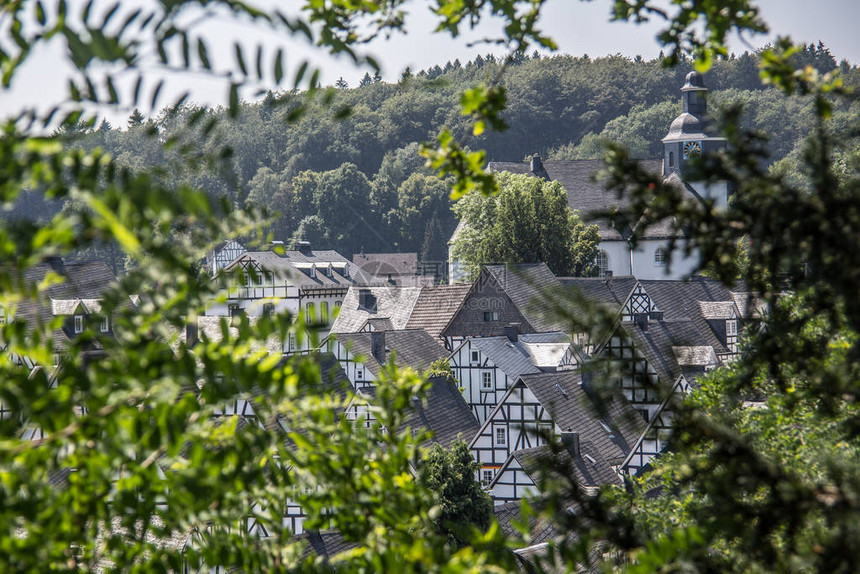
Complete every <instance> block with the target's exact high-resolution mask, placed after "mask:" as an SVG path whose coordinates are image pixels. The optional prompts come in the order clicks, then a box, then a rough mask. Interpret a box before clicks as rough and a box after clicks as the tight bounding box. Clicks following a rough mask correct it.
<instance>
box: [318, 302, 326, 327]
mask: <svg viewBox="0 0 860 574" xmlns="http://www.w3.org/2000/svg"><path fill="white" fill-rule="evenodd" d="M320 321H322V322H323V323H325V324H328V301H323V302H321V303H320Z"/></svg>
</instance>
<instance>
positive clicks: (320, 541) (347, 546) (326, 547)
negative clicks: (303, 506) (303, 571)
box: [293, 530, 358, 562]
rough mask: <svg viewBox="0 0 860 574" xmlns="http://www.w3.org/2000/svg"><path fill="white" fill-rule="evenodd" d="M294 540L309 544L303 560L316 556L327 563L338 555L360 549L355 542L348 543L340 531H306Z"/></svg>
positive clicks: (303, 553) (303, 554)
mask: <svg viewBox="0 0 860 574" xmlns="http://www.w3.org/2000/svg"><path fill="white" fill-rule="evenodd" d="M293 540H301V541H304V542H307V547H305V549H304V551H303V552H302V558H303V559H304V558H307V557H309V556H311V555H316V556H319V557H321V558H323V559H325V561H326V562H328V560H330V559H331V558H333V557H334V556H335V555H337V554H340V553H342V552H346V551H348V550H352V549H354V548H357V547H358V544H357V543H355V542H347V541H346V539H344V537H343V534H341V533H340V531H339V530H306V531H304V532H302V533H301V534H299V535H298V536H294V537H293Z"/></svg>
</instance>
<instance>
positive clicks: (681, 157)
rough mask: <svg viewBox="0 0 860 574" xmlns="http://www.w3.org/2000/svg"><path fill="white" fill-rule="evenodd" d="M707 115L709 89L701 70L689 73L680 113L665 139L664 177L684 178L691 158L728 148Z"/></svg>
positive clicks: (682, 92)
mask: <svg viewBox="0 0 860 574" xmlns="http://www.w3.org/2000/svg"><path fill="white" fill-rule="evenodd" d="M710 125H711V119H710V118H709V117H708V88H706V87H705V81H704V79H703V78H702V75H701V74H699V73H698V72H690V73H689V74H687V81H686V83H685V84H684V87H682V88H681V115H680V116H678V117H677V118H675V121H673V122H672V125H671V126H670V127H669V133H668V134H666V137H664V138H663V177H667V176H669V175H671V174H676V175H677V176H678V177H680V178H681V179H682V180H687V179H688V178H687V177H685V176H686V175H687V174H686V171H687V169H686V167H687V163H688V160H689V159H690V158H691V157H694V156H697V155H701V154H707V153H710V152H712V151H715V150H718V149H721V148H723V147H725V145H726V140H725V138H720V137H713V136H711V135H709V133H710V129H709V128H710Z"/></svg>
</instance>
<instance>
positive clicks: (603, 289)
mask: <svg viewBox="0 0 860 574" xmlns="http://www.w3.org/2000/svg"><path fill="white" fill-rule="evenodd" d="M558 280H559V282H560V283H561V284H562V285H563V286H564V287H567V288H571V289H576V290H578V291H579V292H580V293H581V294H582V296H583V297H584V298H585V300H586V301H588V302H590V303H593V304H595V305H603V306H605V307H607V308H609V309H610V310H612V311H614V312H620V311H621V308H622V307H624V303H626V302H627V299H628V298H629V297H630V293H632V292H633V288H634V287H636V284H637V283H638V281H637V280H636V278H635V277H633V276H631V275H620V276H618V277H611V278H607V277H559V278H558Z"/></svg>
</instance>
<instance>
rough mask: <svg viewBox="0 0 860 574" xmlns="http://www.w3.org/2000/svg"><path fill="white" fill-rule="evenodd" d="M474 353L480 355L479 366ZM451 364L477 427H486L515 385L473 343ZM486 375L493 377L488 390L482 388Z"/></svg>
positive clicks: (464, 348) (466, 346)
mask: <svg viewBox="0 0 860 574" xmlns="http://www.w3.org/2000/svg"><path fill="white" fill-rule="evenodd" d="M473 350H475V351H477V352H478V361H476V362H473V361H472V356H471V355H472V351H473ZM449 362H450V364H451V374H452V375H454V378H456V379H457V380H458V381H459V382H460V386H461V387H463V398H464V399H465V400H466V403H467V404H468V405H469V408H471V409H472V413H473V414H474V415H475V418H477V419H478V424H483V423H484V421H485V420H487V417H488V416H490V413H491V412H492V410H493V409H494V408H495V406H496V403H497V402H498V401H499V400H501V398H502V396H503V395H504V394H505V391H507V390H508V387H510V385H512V384H513V381H511V380H510V379H509V378H508V376H507V375H506V374H505V373H503V372H502V370H501V369H499V368H498V366H496V364H495V363H493V361H491V360H490V359H489V358H488V357H487V356H486V355H484V353H483V352H481V351H480V350H478V349H474V348H473V347H472V344H471V341H470V340H468V341H466V343H465V344H464V345H462V346H461V347H460V348H459V349H458V350H457V351H455V352H454V353H453V354H452V355H451V357H450V358H449ZM484 373H488V374H489V375H490V377H491V383H490V384H491V387H490V389H489V390H485V389H484V388H483V377H484Z"/></svg>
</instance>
